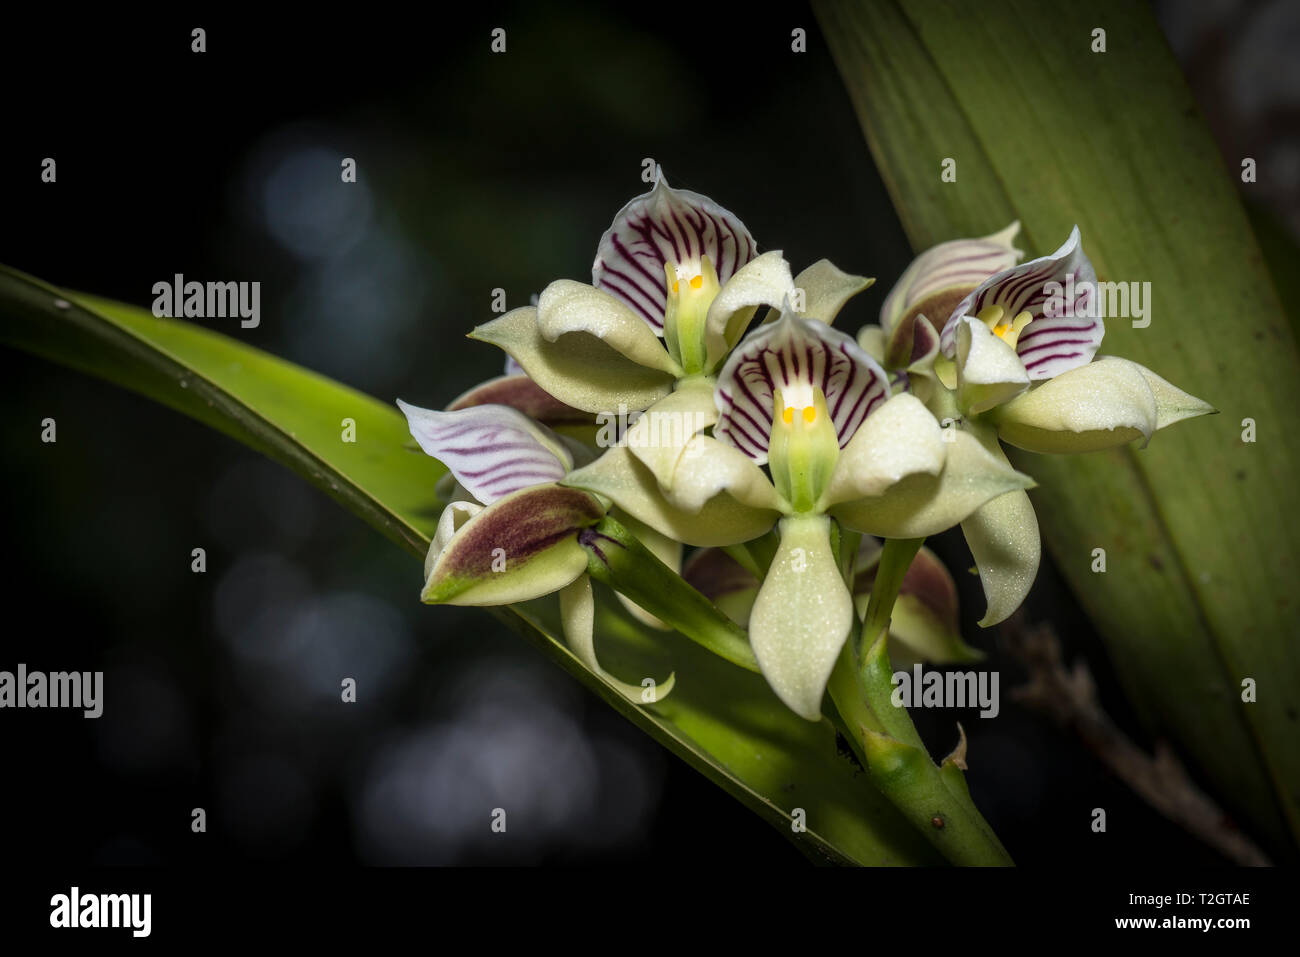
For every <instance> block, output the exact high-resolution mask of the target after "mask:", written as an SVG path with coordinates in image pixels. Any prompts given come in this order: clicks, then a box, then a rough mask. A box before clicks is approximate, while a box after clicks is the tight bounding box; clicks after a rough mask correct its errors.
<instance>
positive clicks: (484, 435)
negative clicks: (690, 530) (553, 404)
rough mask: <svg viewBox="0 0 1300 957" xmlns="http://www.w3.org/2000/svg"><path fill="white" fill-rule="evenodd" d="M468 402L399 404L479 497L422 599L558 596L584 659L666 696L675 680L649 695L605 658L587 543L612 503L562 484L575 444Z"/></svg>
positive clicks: (444, 519) (633, 689)
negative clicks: (448, 407) (584, 538)
mask: <svg viewBox="0 0 1300 957" xmlns="http://www.w3.org/2000/svg"><path fill="white" fill-rule="evenodd" d="M505 378H507V379H513V378H515V377H511V376H507V377H505ZM507 386H508V387H509V388H508V389H507V388H506V387H507ZM486 387H487V388H488V389H489V391H490V393H491V394H494V395H497V396H498V397H503V396H504V395H505V394H506V393H507V392H510V391H513V392H514V393H515V395H514V397H515V398H520V397H522V398H525V399H527V400H528V401H529V402H534V401H541V400H539V399H537V397H536V396H535V395H533V394H532V393H531V392H530V391H529V390H528V388H527V386H526V385H525V384H524V383H521V382H517V381H515V382H508V383H505V384H504V385H503V384H502V383H500V382H499V381H495V382H494V383H488V384H486ZM479 388H480V389H482V388H484V387H479ZM474 391H475V390H471V393H473V392H474ZM539 391H540V390H539ZM471 393H467V395H470V394H471ZM547 398H548V399H549V396H548V397H547ZM465 401H467V400H466V397H465V396H462V397H461V399H459V400H457V402H456V403H453V405H459V407H458V408H456V409H455V410H452V411H447V412H438V411H435V410H432V409H421V408H418V407H416V406H413V405H409V404H407V403H405V402H402V401H401V400H400V399H399V400H398V402H397V404H398V406H399V407H400V408H401V410H402V412H403V413H404V414H405V415H406V419H407V423H408V425H409V427H410V430H411V435H412V436H413V437H414V439H415V441H416V442H417V443H418V444H419V446H420V448H422V449H423V450H424V451H425V452H427V453H428V454H429V455H431V456H433V457H434V458H436V459H438V460H439V461H440V462H442V463H443V464H444V465H446V466H447V468H448V470H449V472H450V474H451V475H452V476H454V478H455V481H456V483H458V486H459V488H460V489H461V490H463V491H464V492H465V493H466V494H467V495H468V496H470V497H471V498H472V500H459V501H453V502H451V503H450V504H448V505H447V506H446V508H444V509H443V512H442V515H441V516H440V517H439V519H438V527H437V531H436V532H435V533H434V536H433V541H432V542H431V544H430V547H429V552H428V555H427V557H426V558H425V562H424V579H425V582H424V588H423V589H422V591H421V595H420V597H421V600H423V601H425V602H428V603H430V604H452V605H504V604H513V603H515V602H522V601H528V600H530V599H533V598H540V597H542V596H543V595H549V594H552V593H554V592H558V593H559V596H560V612H561V617H562V619H563V626H564V636H565V640H566V641H567V642H568V643H569V646H570V648H572V650H573V652H574V653H575V654H576V655H577V656H578V657H579V658H580V659H581V660H582V662H583V663H584V664H585V665H586V666H587V667H588V668H589V669H591V670H592V671H594V672H595V673H597V674H598V675H600V676H601V677H602V678H604V679H605V680H606V681H608V682H609V683H610V684H611V685H613V686H614V687H615V688H617V689H618V690H619V691H620V692H621V693H622V694H623V695H624V696H625V697H626V698H628V700H630V701H634V702H637V703H642V702H645V701H647V700H649V701H656V700H661V699H662V698H663V697H664V696H665V695H667V694H668V693H669V692H670V691H671V690H672V686H673V682H674V676H672V675H670V676H669V677H668V679H667V680H666V681H664V682H663V683H661V684H659V685H657V686H655V688H654V690H653V692H648V689H643V688H642V687H641V686H640V685H634V684H628V683H625V682H622V681H619V680H618V679H617V678H615V677H613V676H612V675H610V674H609V673H607V672H606V671H604V669H602V668H601V666H600V664H599V662H598V660H597V657H596V650H595V631H594V616H595V606H594V600H593V596H592V588H591V581H590V579H589V578H588V576H587V574H586V573H587V567H588V555H587V551H586V550H585V549H584V548H583V547H582V545H581V544H580V541H579V538H580V535H581V534H582V532H583V531H584V530H585V529H589V528H591V527H592V526H594V525H595V524H596V523H598V522H599V521H600V520H601V519H603V518H604V517H605V512H606V507H605V504H604V503H603V502H601V501H600V500H599V499H597V498H596V497H595V496H592V495H588V494H586V493H584V492H580V491H577V490H576V489H571V488H565V487H562V486H560V485H558V484H556V483H557V482H558V481H559V480H560V479H562V478H564V476H565V474H566V473H567V472H568V471H569V470H570V469H571V468H572V467H573V465H574V446H575V443H571V442H566V441H565V440H564V438H563V437H561V436H560V435H557V434H556V433H555V432H553V431H552V430H551V429H549V428H547V427H546V426H544V425H541V424H540V423H538V422H535V421H533V420H532V419H530V418H529V417H528V416H526V415H524V414H523V413H522V412H520V411H519V410H518V409H516V408H512V407H510V406H507V405H497V404H468V405H465V404H461V403H463V402H465ZM552 401H553V400H552ZM660 557H661V559H662V558H664V557H666V556H664V555H662V554H661V555H660ZM668 557H669V558H670V560H671V557H670V556H668ZM677 562H678V564H679V565H680V546H677ZM621 597H622V596H620V598H621ZM627 604H629V607H630V608H633V609H634V608H635V606H631V605H630V603H627ZM636 611H640V609H636ZM641 616H642V617H649V616H648V615H647V613H645V612H641ZM647 694H648V697H647Z"/></svg>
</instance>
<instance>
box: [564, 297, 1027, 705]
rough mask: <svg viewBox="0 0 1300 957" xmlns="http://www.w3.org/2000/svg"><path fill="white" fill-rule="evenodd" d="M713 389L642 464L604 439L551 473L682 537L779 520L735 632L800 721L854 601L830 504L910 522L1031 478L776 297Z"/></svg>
mask: <svg viewBox="0 0 1300 957" xmlns="http://www.w3.org/2000/svg"><path fill="white" fill-rule="evenodd" d="M714 401H715V405H716V408H717V414H718V419H717V423H716V425H715V427H714V428H713V434H712V435H707V434H705V432H704V430H700V431H698V432H696V433H695V434H693V435H691V436H690V437H689V438H688V439H687V441H686V442H685V443H684V444H683V445H682V446H681V448H680V449H679V450H675V452H674V454H673V455H672V456H664V457H662V458H661V459H660V460H659V461H657V463H656V468H654V469H652V468H651V467H649V466H647V465H645V464H644V463H642V462H641V461H639V460H638V459H637V458H636V457H635V456H633V455H632V454H631V453H630V452H628V451H627V450H626V449H621V448H620V449H612V450H610V451H609V452H607V453H606V454H605V455H604V456H602V457H601V458H600V459H599V460H597V461H596V462H594V463H592V464H591V465H589V466H586V467H584V468H581V469H578V470H576V471H574V472H572V473H571V474H570V475H569V476H568V477H567V478H566V479H565V484H568V485H574V486H577V487H581V488H587V489H590V490H592V491H596V492H599V493H600V494H602V495H604V496H606V497H608V498H609V499H611V500H613V501H614V502H615V504H617V505H618V506H619V507H620V508H622V509H623V510H624V511H626V512H627V513H629V514H631V515H633V516H635V517H636V518H638V519H639V520H641V521H642V522H644V523H646V524H647V525H650V526H651V527H654V528H658V529H659V530H660V531H663V532H664V533H665V534H669V535H672V536H673V537H676V538H678V539H679V540H681V541H684V542H686V543H688V544H695V545H728V544H736V543H740V542H745V541H748V540H750V539H752V538H755V537H757V536H758V535H761V534H764V533H766V532H767V531H769V530H771V529H772V527H773V526H774V525H775V526H777V527H779V529H780V535H781V543H780V547H779V549H778V552H777V555H776V558H775V559H774V561H773V562H772V565H771V568H770V569H769V570H768V573H767V576H766V577H765V579H764V580H763V583H762V585H761V587H760V588H759V591H758V594H757V596H756V598H755V601H754V606H753V609H752V612H751V614H750V619H749V634H750V643H751V645H752V646H753V649H754V654H755V656H756V657H757V659H758V663H759V667H760V668H761V670H762V672H763V674H764V675H765V677H766V678H767V680H768V683H769V684H770V685H771V686H772V688H773V690H774V691H775V692H776V694H777V695H778V697H780V698H781V700H782V701H783V702H785V703H786V704H787V705H788V706H789V707H790V708H791V709H792V710H794V711H795V712H796V713H798V714H799V715H801V716H803V717H805V718H807V719H809V720H816V719H817V718H818V717H819V716H820V714H821V699H822V694H823V692H824V690H825V687H826V682H827V679H828V677H829V675H830V672H831V669H832V667H833V666H834V663H835V660H836V658H837V657H838V655H839V652H840V648H841V647H842V645H843V643H844V641H845V639H846V638H847V636H848V633H849V628H850V625H851V623H852V618H853V614H854V608H853V600H852V597H851V595H850V593H849V589H848V586H847V585H846V584H845V582H844V579H843V577H842V576H841V573H840V570H839V565H838V562H837V560H836V556H835V554H834V550H833V548H832V544H831V536H832V521H831V519H832V517H833V518H836V519H838V520H839V521H840V522H842V523H843V524H844V525H846V526H848V527H849V528H852V529H856V530H858V531H862V532H866V533H869V534H875V535H880V536H884V537H891V538H915V537H923V536H926V535H931V534H935V533H937V532H939V531H942V530H943V529H946V528H949V527H951V526H952V525H954V524H956V523H957V522H959V521H961V520H962V519H964V518H965V517H967V516H968V515H969V514H970V513H971V512H972V511H974V510H975V509H976V508H978V507H979V506H980V505H982V504H984V503H985V502H987V501H989V500H990V499H991V498H994V497H996V496H998V495H1001V494H1003V493H1004V492H1006V491H1008V490H1010V489H1013V488H1024V487H1027V486H1028V485H1030V484H1032V483H1031V482H1030V480H1029V479H1028V478H1027V477H1026V476H1023V475H1020V474H1019V473H1017V472H1015V471H1014V470H1013V469H1011V468H1010V467H1008V466H1007V465H1006V464H1005V463H1004V462H1000V461H998V460H997V459H996V458H995V457H994V456H992V455H991V454H989V453H988V452H987V451H986V450H985V449H984V448H983V447H981V446H980V444H979V443H978V442H976V441H975V440H974V439H972V438H970V437H969V436H967V435H963V434H960V433H954V434H953V435H952V436H951V438H952V439H953V440H954V441H945V436H943V435H942V430H941V429H940V427H939V424H938V422H936V421H935V418H934V416H933V415H932V414H931V413H930V412H929V411H928V410H927V409H926V408H925V406H924V405H923V404H922V403H921V402H920V401H919V400H917V399H916V398H915V397H913V396H910V395H897V396H894V397H893V398H889V388H888V383H887V378H886V376H885V373H884V370H882V369H881V368H880V366H879V365H878V364H877V363H876V362H875V361H874V360H873V359H872V358H871V357H870V356H868V355H867V354H866V353H865V352H864V351H863V350H862V349H861V348H859V346H858V345H857V343H856V342H854V341H853V339H852V338H850V337H849V336H846V335H844V334H843V333H841V332H838V331H836V330H834V329H832V328H830V327H829V326H827V325H826V324H824V323H822V322H818V321H816V320H813V319H808V318H801V317H796V316H795V315H794V310H793V309H792V308H790V307H789V304H788V303H787V304H785V309H784V313H783V315H782V317H781V318H780V319H779V320H777V321H776V322H773V323H771V324H769V325H764V326H762V327H760V328H759V329H757V330H755V331H754V332H752V333H750V334H749V335H748V336H747V337H746V338H745V339H744V340H743V341H742V342H741V343H740V344H739V346H738V347H737V348H736V350H735V351H734V352H733V353H732V354H731V356H730V358H729V359H728V360H727V362H726V364H725V365H724V366H723V368H722V371H721V372H720V374H719V376H718V382H717V388H716V391H715V393H714ZM764 468H766V471H764Z"/></svg>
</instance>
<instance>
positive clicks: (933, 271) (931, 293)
mask: <svg viewBox="0 0 1300 957" xmlns="http://www.w3.org/2000/svg"><path fill="white" fill-rule="evenodd" d="M1019 231H1020V223H1019V222H1014V223H1012V224H1011V225H1010V226H1008V227H1007V228H1006V229H1003V230H1001V231H1000V232H996V233H993V234H992V235H989V236H982V237H980V238H979V239H954V240H952V241H950V242H946V243H940V244H939V245H937V246H935V247H933V248H932V249H927V250H926V251H925V252H923V253H922V254H921V255H920V256H917V257H916V259H914V260H912V264H911V265H910V266H908V267H907V271H906V272H904V273H903V275H902V276H901V277H899V280H898V282H896V283H895V284H894V288H893V289H891V290H890V291H889V295H888V296H886V297H885V301H884V303H883V304H882V305H881V307H880V327H881V328H882V329H884V330H885V334H886V335H890V334H892V333H893V331H894V329H895V327H896V326H897V325H898V323H899V321H900V320H902V319H904V318H909V317H910V316H911V314H913V313H915V312H924V313H925V314H926V315H927V317H928V318H929V319H930V320H931V321H932V322H934V323H935V324H936V325H937V324H938V323H940V322H942V321H944V320H946V319H947V318H948V313H949V312H951V311H952V306H953V304H954V303H955V302H956V301H960V299H961V297H963V296H965V295H967V294H969V293H970V291H971V290H973V289H974V288H975V287H976V286H978V285H979V284H980V283H982V282H984V280H986V279H988V278H989V277H990V276H994V275H996V274H998V273H1000V272H1002V271H1003V270H1004V269H1009V268H1011V267H1012V266H1014V265H1015V264H1016V263H1017V262H1018V261H1019V260H1020V257H1021V256H1023V255H1024V253H1023V252H1022V251H1021V250H1019V249H1016V248H1015V247H1014V246H1012V245H1011V244H1012V242H1013V241H1014V240H1015V236H1016V233H1018V232H1019ZM928 300H934V301H933V302H930V301H928ZM944 302H946V303H947V305H948V308H947V310H945V311H942V312H940V309H941V308H942V304H943V303H944Z"/></svg>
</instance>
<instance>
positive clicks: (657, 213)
mask: <svg viewBox="0 0 1300 957" xmlns="http://www.w3.org/2000/svg"><path fill="white" fill-rule="evenodd" d="M757 255H758V249H757V247H756V246H755V244H754V239H753V237H752V236H750V234H749V231H748V230H747V229H745V224H744V223H742V222H741V221H740V220H739V219H738V218H737V217H736V216H735V215H734V214H732V213H731V212H729V211H727V210H726V209H723V208H722V207H721V206H719V205H718V204H717V203H715V202H714V201H713V200H711V199H709V198H708V197H707V196H701V195H700V194H699V193H693V192H691V191H690V190H685V189H673V188H672V187H670V186H669V185H668V180H667V179H665V178H664V176H663V174H662V173H661V172H656V182H655V185H654V188H653V189H651V190H650V191H649V192H648V193H644V194H642V195H641V196H638V197H636V198H635V199H633V200H632V201H631V202H630V203H628V204H627V205H626V206H624V207H623V208H622V209H621V210H619V212H618V215H617V216H615V217H614V223H613V225H611V226H610V228H609V229H608V230H606V231H605V235H603V236H602V237H601V239H600V245H599V247H598V248H597V252H596V261H595V263H594V264H593V265H592V268H591V280H592V285H593V286H595V287H596V288H597V289H601V290H604V291H605V292H607V293H609V294H610V295H612V296H614V297H615V298H616V299H618V300H619V301H621V302H622V303H624V304H625V305H627V306H628V307H629V308H630V309H632V311H633V312H635V313H636V314H637V315H638V316H640V317H641V318H642V319H644V320H645V321H646V323H647V324H648V325H649V326H650V328H651V329H653V330H654V331H655V333H656V334H658V335H660V336H662V335H663V330H664V313H665V311H666V310H667V308H668V291H667V288H666V285H665V282H664V275H665V268H670V269H671V270H672V273H673V274H674V275H675V276H676V277H677V280H678V281H687V282H689V281H690V280H693V279H695V278H697V277H699V276H702V275H703V274H704V263H703V259H704V257H706V256H707V257H708V259H709V262H710V263H711V264H712V265H713V269H714V270H715V271H716V273H717V277H718V283H719V285H726V283H727V280H728V279H730V278H731V277H732V276H733V275H735V274H736V272H737V270H739V269H740V267H741V266H744V265H745V264H746V263H748V262H749V261H750V260H751V259H754V258H755V257H756V256H757Z"/></svg>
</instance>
